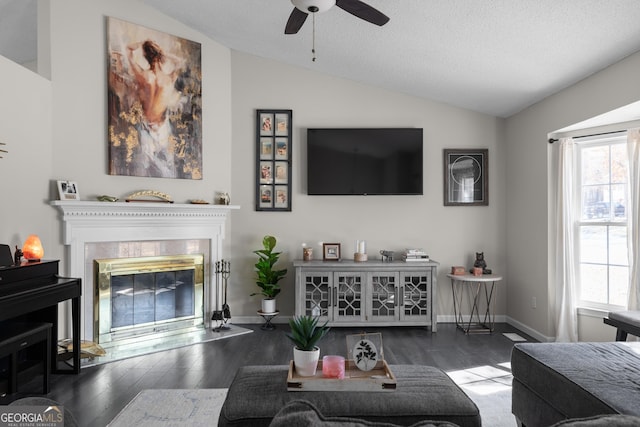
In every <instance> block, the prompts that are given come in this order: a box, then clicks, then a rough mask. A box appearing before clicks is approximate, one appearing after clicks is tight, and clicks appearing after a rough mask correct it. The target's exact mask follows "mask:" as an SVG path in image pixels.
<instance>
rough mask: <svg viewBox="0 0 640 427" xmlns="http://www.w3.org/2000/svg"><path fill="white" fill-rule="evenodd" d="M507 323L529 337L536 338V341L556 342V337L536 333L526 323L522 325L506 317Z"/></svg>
mask: <svg viewBox="0 0 640 427" xmlns="http://www.w3.org/2000/svg"><path fill="white" fill-rule="evenodd" d="M506 323H508V324H509V325H511V326H513V327H514V328H517V329H518V330H520V331H522V332H524V333H525V334H527V335H529V336H530V337H533V338H535V339H536V340H538V341H540V342H553V341H555V340H556V337H548V336H546V335H543V334H541V333H540V332H538V331H536V330H535V329H533V328H530V327H529V326H527V325H525V324H524V323H520V322H518V321H517V320H515V319H514V318H512V317H509V316H506Z"/></svg>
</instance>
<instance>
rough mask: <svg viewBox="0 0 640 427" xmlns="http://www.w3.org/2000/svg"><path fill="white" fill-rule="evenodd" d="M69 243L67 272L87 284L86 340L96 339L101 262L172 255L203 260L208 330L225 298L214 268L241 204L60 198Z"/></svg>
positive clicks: (84, 309)
mask: <svg viewBox="0 0 640 427" xmlns="http://www.w3.org/2000/svg"><path fill="white" fill-rule="evenodd" d="M51 205H52V206H54V207H55V208H57V209H58V210H59V212H60V214H61V215H60V219H61V222H62V242H63V244H64V245H65V255H66V263H65V267H66V274H67V275H69V276H71V277H79V278H81V279H82V281H83V290H82V297H81V304H80V305H81V307H80V316H81V335H80V336H81V339H83V340H87V341H94V340H95V338H97V337H95V336H94V335H95V333H94V322H95V319H94V305H95V302H94V294H95V293H96V291H95V290H96V287H95V283H94V272H93V269H94V266H93V263H94V261H95V260H96V259H101V258H129V257H147V256H168V255H178V256H180V255H194V254H202V256H203V286H202V293H203V313H204V327H210V320H209V319H211V312H212V309H213V308H214V307H216V301H218V300H220V298H221V296H220V295H216V294H215V290H214V287H213V286H212V285H213V271H212V270H213V269H212V268H211V265H212V263H213V262H215V261H216V260H219V259H222V258H223V240H224V238H225V232H226V222H227V218H228V216H229V214H230V212H231V211H232V210H235V209H239V206H235V205H196V204H193V205H192V204H169V203H151V202H149V203H145V202H139V203H125V202H113V203H111V202H91V201H62V200H56V201H53V202H51Z"/></svg>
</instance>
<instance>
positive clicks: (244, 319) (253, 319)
mask: <svg viewBox="0 0 640 427" xmlns="http://www.w3.org/2000/svg"><path fill="white" fill-rule="evenodd" d="M292 317H293V316H276V317H275V318H273V319H272V320H271V323H273V324H278V325H286V324H288V323H289V319H291V318H292ZM463 319H465V320H468V316H467V317H466V318H464V317H463ZM455 322H456V317H455V316H454V315H453V314H441V315H439V316H438V323H455ZM231 323H233V324H236V325H242V324H261V323H264V319H263V318H262V317H260V316H237V317H233V318H232V319H231ZM496 323H507V324H509V325H511V326H513V327H514V328H516V329H518V330H520V331H522V332H524V333H525V334H527V335H529V336H530V337H532V338H534V339H536V340H538V341H540V342H553V341H555V340H556V339H555V337H548V336H545V335H543V334H541V333H540V332H538V331H536V330H535V329H532V328H530V327H529V326H527V325H525V324H524V323H520V322H518V321H517V320H515V319H513V318H511V317H509V316H507V315H506V314H498V315H496Z"/></svg>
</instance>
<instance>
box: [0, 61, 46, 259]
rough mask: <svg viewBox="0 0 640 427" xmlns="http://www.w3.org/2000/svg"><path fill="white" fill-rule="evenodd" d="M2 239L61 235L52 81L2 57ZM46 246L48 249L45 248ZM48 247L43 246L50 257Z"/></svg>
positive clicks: (6, 241)
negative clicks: (54, 196)
mask: <svg viewBox="0 0 640 427" xmlns="http://www.w3.org/2000/svg"><path fill="white" fill-rule="evenodd" d="M0 75H1V76H2V78H1V79H0V94H2V97H1V98H0V142H3V143H5V144H6V145H5V146H0V148H3V149H5V150H7V151H9V153H0V156H2V157H3V158H2V159H0V197H2V200H1V201H0V243H2V244H8V245H11V250H12V252H13V251H14V250H15V247H16V245H17V246H19V247H22V243H24V240H25V238H26V237H27V235H29V234H32V233H35V234H37V235H39V236H40V238H41V240H42V241H43V242H46V243H48V242H51V241H52V240H54V239H55V238H57V223H56V221H55V220H54V219H53V218H52V217H51V216H50V215H46V214H45V212H48V210H49V209H50V208H49V207H48V206H47V201H48V200H49V180H50V179H51V176H52V164H51V156H52V153H53V146H52V141H53V138H52V136H51V109H52V107H51V86H52V85H51V82H50V81H49V80H47V79H45V78H43V77H41V76H39V75H37V74H35V73H33V72H31V71H29V70H28V69H26V68H24V67H22V66H20V65H18V64H16V63H14V62H12V61H10V60H9V59H7V58H5V57H3V56H0ZM45 249H46V248H45ZM47 253H48V251H45V256H47Z"/></svg>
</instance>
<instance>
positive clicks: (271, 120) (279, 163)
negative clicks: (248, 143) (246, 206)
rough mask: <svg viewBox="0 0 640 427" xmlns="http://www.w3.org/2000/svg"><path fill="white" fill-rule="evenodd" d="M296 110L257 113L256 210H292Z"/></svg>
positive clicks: (261, 111) (260, 111) (258, 111)
mask: <svg viewBox="0 0 640 427" xmlns="http://www.w3.org/2000/svg"><path fill="white" fill-rule="evenodd" d="M292 115H293V112H292V110H256V211H291V130H292V123H291V119H292Z"/></svg>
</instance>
